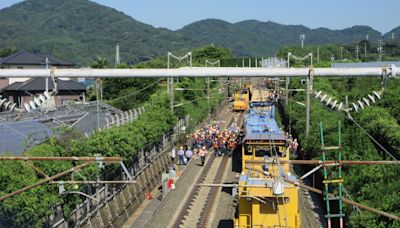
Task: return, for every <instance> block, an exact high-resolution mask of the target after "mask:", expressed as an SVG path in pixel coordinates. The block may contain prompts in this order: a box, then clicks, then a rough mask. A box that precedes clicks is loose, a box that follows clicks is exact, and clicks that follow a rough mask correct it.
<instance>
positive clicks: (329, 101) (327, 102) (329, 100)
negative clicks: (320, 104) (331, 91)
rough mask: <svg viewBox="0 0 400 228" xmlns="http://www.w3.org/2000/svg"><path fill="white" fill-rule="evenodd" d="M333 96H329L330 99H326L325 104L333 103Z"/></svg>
mask: <svg viewBox="0 0 400 228" xmlns="http://www.w3.org/2000/svg"><path fill="white" fill-rule="evenodd" d="M331 100H332V97H329V99H328V100H327V101H326V103H325V105H326V106H328V105H329V104H330V103H331Z"/></svg>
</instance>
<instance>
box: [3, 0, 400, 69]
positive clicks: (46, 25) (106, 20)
mask: <svg viewBox="0 0 400 228" xmlns="http://www.w3.org/2000/svg"><path fill="white" fill-rule="evenodd" d="M0 30H1V31H2V32H1V33H0V49H4V48H12V49H23V48H24V49H27V50H30V51H40V52H48V53H52V54H55V55H56V56H59V57H60V58H62V59H65V60H70V61H72V62H74V63H76V64H77V65H80V66H88V65H90V64H91V59H93V58H95V57H97V56H103V57H104V58H106V59H108V61H109V63H113V62H114V58H115V47H116V45H117V43H119V44H120V47H121V60H122V61H124V62H127V63H129V64H133V63H138V62H141V61H145V60H149V59H153V58H155V57H157V56H161V55H165V54H166V53H167V52H168V51H171V50H180V49H185V48H192V47H200V46H204V45H209V44H212V43H214V44H216V45H220V46H224V47H227V48H229V49H230V50H231V51H232V53H233V54H234V55H235V56H237V57H242V56H268V55H273V54H275V53H276V52H277V51H278V49H279V48H282V47H284V46H287V45H294V44H296V45H297V44H299V35H300V34H305V35H306V41H305V42H306V44H318V45H319V44H328V43H337V44H344V43H352V42H358V41H360V40H362V39H364V38H365V35H366V34H369V37H370V40H373V41H374V42H377V40H378V39H379V38H380V36H381V34H380V33H379V32H377V31H375V30H373V29H372V28H370V27H367V26H354V27H351V28H347V29H343V30H330V29H326V28H318V29H310V28H307V27H305V26H300V25H281V24H277V23H273V22H260V21H242V22H239V23H235V24H231V23H228V22H225V21H221V20H214V19H208V20H202V21H198V22H195V23H192V24H190V25H187V26H185V27H184V28H182V29H180V30H177V31H171V30H168V29H165V28H154V27H152V26H150V25H147V24H144V23H141V22H139V21H136V20H134V19H133V18H131V17H129V16H127V15H125V14H123V13H122V12H119V11H117V10H114V9H111V8H108V7H105V6H101V5H99V4H97V3H94V2H92V1H82V0H68V1H64V0H52V1H48V0H27V1H24V2H22V3H18V4H15V5H14V6H12V7H9V8H6V9H2V10H0ZM397 34H398V33H397ZM385 37H388V35H387V34H386V35H385ZM388 39H389V37H388Z"/></svg>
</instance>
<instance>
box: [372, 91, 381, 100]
mask: <svg viewBox="0 0 400 228" xmlns="http://www.w3.org/2000/svg"><path fill="white" fill-rule="evenodd" d="M372 93H373V94H374V95H375V96H376V97H377V98H378V99H379V100H380V99H382V98H381V95H379V93H377V92H375V91H372Z"/></svg>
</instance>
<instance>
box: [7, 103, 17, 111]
mask: <svg viewBox="0 0 400 228" xmlns="http://www.w3.org/2000/svg"><path fill="white" fill-rule="evenodd" d="M15 106H17V104H16V103H13V104H12V105H10V106H9V107H8V109H9V110H10V111H11V112H12V111H14V109H15Z"/></svg>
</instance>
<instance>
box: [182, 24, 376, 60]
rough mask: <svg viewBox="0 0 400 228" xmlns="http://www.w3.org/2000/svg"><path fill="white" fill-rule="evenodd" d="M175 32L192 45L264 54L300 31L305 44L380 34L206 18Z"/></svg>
mask: <svg viewBox="0 0 400 228" xmlns="http://www.w3.org/2000/svg"><path fill="white" fill-rule="evenodd" d="M178 32H180V33H182V34H183V35H184V36H185V37H188V38H189V40H190V41H191V42H192V44H193V45H207V44H210V43H216V44H218V45H220V46H224V47H228V48H230V49H232V51H233V53H234V54H235V55H236V56H248V55H250V56H265V55H266V54H269V55H271V54H275V53H276V52H277V51H278V50H279V49H280V48H282V47H284V46H287V45H293V44H300V40H299V36H300V34H305V35H306V40H305V43H306V44H344V43H352V42H359V41H360V40H363V39H365V37H366V34H368V35H369V39H370V40H376V41H377V40H378V39H379V38H380V36H381V34H380V33H379V32H378V31H376V30H374V29H372V28H370V27H368V26H353V27H351V28H347V29H343V30H330V29H327V28H317V29H310V28H308V27H305V26H302V25H282V24H277V23H274V22H260V21H256V20H248V21H242V22H238V23H235V24H231V23H228V22H225V21H222V20H215V19H207V20H202V21H198V22H195V23H192V24H190V25H187V26H185V27H184V28H182V29H181V30H179V31H178Z"/></svg>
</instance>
